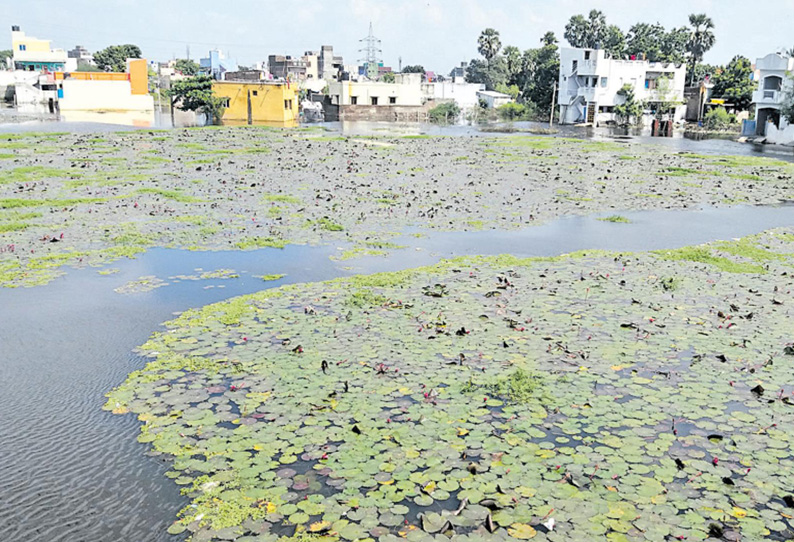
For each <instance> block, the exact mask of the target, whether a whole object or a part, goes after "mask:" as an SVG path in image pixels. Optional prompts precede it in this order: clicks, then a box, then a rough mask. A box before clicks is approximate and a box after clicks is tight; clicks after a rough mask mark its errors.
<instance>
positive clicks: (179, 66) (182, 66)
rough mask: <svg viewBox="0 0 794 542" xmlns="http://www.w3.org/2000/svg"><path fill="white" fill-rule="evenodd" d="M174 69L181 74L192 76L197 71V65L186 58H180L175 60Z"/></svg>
mask: <svg viewBox="0 0 794 542" xmlns="http://www.w3.org/2000/svg"><path fill="white" fill-rule="evenodd" d="M174 69H175V70H176V71H178V72H179V73H181V74H182V75H187V76H193V75H196V74H197V73H198V72H199V65H198V63H196V62H195V61H193V60H190V59H188V58H180V59H178V60H177V61H176V65H175V66H174Z"/></svg>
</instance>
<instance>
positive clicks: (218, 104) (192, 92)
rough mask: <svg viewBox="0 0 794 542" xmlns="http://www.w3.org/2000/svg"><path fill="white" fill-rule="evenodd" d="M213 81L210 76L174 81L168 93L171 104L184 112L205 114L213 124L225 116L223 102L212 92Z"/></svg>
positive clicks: (197, 76)
mask: <svg viewBox="0 0 794 542" xmlns="http://www.w3.org/2000/svg"><path fill="white" fill-rule="evenodd" d="M212 83H213V79H212V77H210V76H209V75H196V76H194V77H190V78H187V79H182V80H179V81H173V82H172V83H171V89H170V90H169V91H168V93H169V95H170V96H171V104H172V105H173V106H175V107H177V108H178V109H181V110H182V111H197V112H200V113H204V114H205V115H207V117H208V118H210V119H212V121H213V122H217V121H219V120H220V119H221V117H222V116H223V110H224V107H223V101H222V100H221V99H220V98H218V97H217V96H215V93H214V92H213V90H212Z"/></svg>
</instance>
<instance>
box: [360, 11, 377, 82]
mask: <svg viewBox="0 0 794 542" xmlns="http://www.w3.org/2000/svg"><path fill="white" fill-rule="evenodd" d="M358 41H361V42H364V43H365V44H366V45H365V46H364V48H363V49H359V53H364V54H365V57H364V58H362V59H361V60H359V62H364V63H366V66H367V77H368V78H370V79H373V80H374V79H377V78H378V66H379V64H380V63H381V62H382V61H381V59H380V55H381V53H383V51H381V49H380V40H379V39H378V38H376V37H375V34H374V33H373V32H372V22H370V23H369V36H367V37H366V38H364V39H362V40H358Z"/></svg>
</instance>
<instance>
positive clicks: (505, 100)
mask: <svg viewBox="0 0 794 542" xmlns="http://www.w3.org/2000/svg"><path fill="white" fill-rule="evenodd" d="M479 100H482V101H483V102H485V104H486V107H488V109H495V108H497V107H500V106H502V105H505V104H509V103H512V102H513V101H514V100H513V98H512V97H511V96H510V95H509V94H502V93H501V92H496V91H495V90H478V91H477V101H478V102H479Z"/></svg>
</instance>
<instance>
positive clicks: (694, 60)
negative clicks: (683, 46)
mask: <svg viewBox="0 0 794 542" xmlns="http://www.w3.org/2000/svg"><path fill="white" fill-rule="evenodd" d="M689 25H690V26H691V27H692V28H691V30H690V33H689V40H688V41H687V50H688V51H689V61H690V70H691V71H690V73H691V74H692V77H694V73H695V66H697V64H698V63H699V62H701V61H702V60H703V55H704V54H705V53H706V51H708V50H709V49H711V48H712V47H714V42H715V41H716V40H715V38H714V32H712V29H713V28H714V21H712V20H711V17H709V16H707V15H706V14H705V13H699V14H695V13H693V14H691V15H690V16H689ZM692 82H693V80H692V79H690V84H691V83H692Z"/></svg>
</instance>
